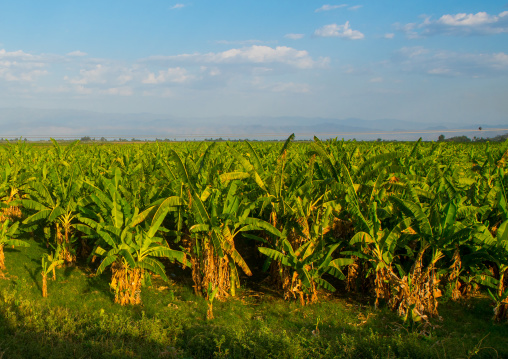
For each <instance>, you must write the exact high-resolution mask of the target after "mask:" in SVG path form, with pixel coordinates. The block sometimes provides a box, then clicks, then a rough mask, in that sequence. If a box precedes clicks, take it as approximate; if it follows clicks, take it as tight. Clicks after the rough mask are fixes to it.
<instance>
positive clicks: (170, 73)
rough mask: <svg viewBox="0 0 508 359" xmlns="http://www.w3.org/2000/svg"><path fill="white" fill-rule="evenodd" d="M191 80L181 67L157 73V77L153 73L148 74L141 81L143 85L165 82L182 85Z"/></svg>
mask: <svg viewBox="0 0 508 359" xmlns="http://www.w3.org/2000/svg"><path fill="white" fill-rule="evenodd" d="M189 79H191V76H190V75H189V74H188V73H187V70H186V69H184V68H181V67H174V68H169V69H167V70H163V71H159V75H158V76H155V74H154V73H149V74H148V76H147V77H146V78H144V79H143V83H144V84H162V83H167V82H173V83H183V82H186V81H187V80H189Z"/></svg>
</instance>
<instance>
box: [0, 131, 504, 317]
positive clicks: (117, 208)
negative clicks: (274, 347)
mask: <svg viewBox="0 0 508 359" xmlns="http://www.w3.org/2000/svg"><path fill="white" fill-rule="evenodd" d="M0 160H1V163H2V166H1V173H0V176H1V179H0V199H1V218H0V221H1V222H0V226H1V228H0V230H1V237H0V278H1V277H4V278H5V277H8V276H9V275H10V274H11V273H10V272H9V254H10V252H8V251H7V250H5V251H4V249H7V248H11V247H18V246H26V245H28V243H29V242H31V241H32V242H33V241H36V242H39V243H43V244H44V245H45V247H46V248H47V253H45V254H44V255H43V257H42V258H38V260H39V262H40V263H41V265H40V268H42V271H41V272H40V273H38V275H41V274H42V279H43V283H44V284H43V288H42V289H43V293H41V295H44V296H46V295H49V296H52V295H58V293H57V290H58V289H54V288H53V290H52V292H51V291H49V293H48V290H47V285H46V282H47V281H51V280H52V279H54V276H55V268H67V267H72V266H76V265H79V266H87V267H89V268H91V269H92V270H93V271H94V273H95V274H96V275H99V274H101V273H103V272H106V273H107V274H108V276H109V274H110V291H111V292H112V294H113V296H114V301H115V302H116V303H118V305H139V304H141V303H142V298H143V290H144V288H145V287H146V286H147V285H150V283H151V281H152V280H154V279H157V280H163V281H167V280H168V274H167V273H168V268H174V267H176V268H179V269H181V271H182V273H187V274H186V275H188V277H189V278H192V287H193V291H194V292H195V294H197V295H199V296H203V297H204V298H205V299H206V300H207V303H208V318H213V307H212V305H213V303H214V302H215V301H225V300H227V299H228V298H229V297H234V296H236V295H238V290H239V289H241V288H242V285H243V281H245V280H246V278H247V277H249V276H252V275H254V276H256V275H260V274H261V273H262V274H263V276H264V278H265V279H264V280H265V281H267V282H268V283H269V285H270V286H271V287H272V288H273V289H274V290H276V291H277V292H278V293H280V295H281V296H283V297H284V299H286V300H288V301H296V302H297V303H300V304H301V305H302V306H306V305H308V304H310V303H316V302H318V301H320V300H322V299H323V297H324V296H325V295H328V293H330V292H335V291H338V292H341V293H343V294H344V293H345V295H348V294H347V293H351V295H364V296H370V297H371V298H372V303H374V305H375V306H376V307H385V308H386V307H387V308H390V310H392V311H394V312H396V313H398V315H400V316H401V317H402V318H403V319H404V320H406V321H429V320H432V318H438V317H439V303H440V300H441V299H442V298H444V297H446V298H450V299H451V300H461V299H464V298H468V297H470V296H474V295H478V294H482V295H487V296H488V297H489V298H490V301H491V303H492V317H493V318H494V320H496V321H506V320H507V318H508V298H507V297H508V272H507V271H508V193H507V191H508V173H507V172H506V163H507V162H508V143H506V142H505V143H500V144H492V143H475V144H455V143H424V142H422V141H418V142H413V143H404V142H394V143H372V142H370V143H369V142H355V141H339V140H328V141H320V140H319V139H318V138H315V139H314V141H313V142H296V141H294V135H292V136H290V137H289V138H288V139H287V140H286V141H285V142H269V143H265V142H231V143H230V142H221V143H212V142H202V143H196V142H186V143H164V144H161V143H146V144H136V145H113V144H108V145H94V144H92V145H84V144H80V143H79V142H78V141H76V142H75V143H72V144H69V145H65V146H64V145H62V144H59V143H57V142H56V141H53V145H52V146H47V147H42V146H39V147H37V146H33V145H29V144H26V143H22V142H19V143H17V144H7V145H6V146H4V147H2V148H1V149H0ZM254 264H256V265H255V266H254ZM257 264H259V266H258V265H257ZM256 268H257V269H256ZM256 271H259V272H260V273H256ZM38 278H39V279H40V278H41V277H40V276H39V277H38ZM108 278H109V277H108ZM0 280H1V279H0ZM189 282H190V281H189ZM355 293H356V294H355ZM440 298H441V299H440Z"/></svg>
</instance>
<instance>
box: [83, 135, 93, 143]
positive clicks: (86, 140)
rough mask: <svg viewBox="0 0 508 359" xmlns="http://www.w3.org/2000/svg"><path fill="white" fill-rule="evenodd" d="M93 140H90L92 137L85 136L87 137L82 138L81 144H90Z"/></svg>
mask: <svg viewBox="0 0 508 359" xmlns="http://www.w3.org/2000/svg"><path fill="white" fill-rule="evenodd" d="M91 140H92V139H91V138H90V136H85V137H81V142H88V141H91Z"/></svg>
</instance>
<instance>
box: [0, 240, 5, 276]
mask: <svg viewBox="0 0 508 359" xmlns="http://www.w3.org/2000/svg"><path fill="white" fill-rule="evenodd" d="M3 270H5V254H4V246H3V245H1V246H0V274H1V273H2V271H3Z"/></svg>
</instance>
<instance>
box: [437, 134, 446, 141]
mask: <svg viewBox="0 0 508 359" xmlns="http://www.w3.org/2000/svg"><path fill="white" fill-rule="evenodd" d="M444 140H445V136H444V135H439V137H438V138H437V142H443V141H444Z"/></svg>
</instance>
